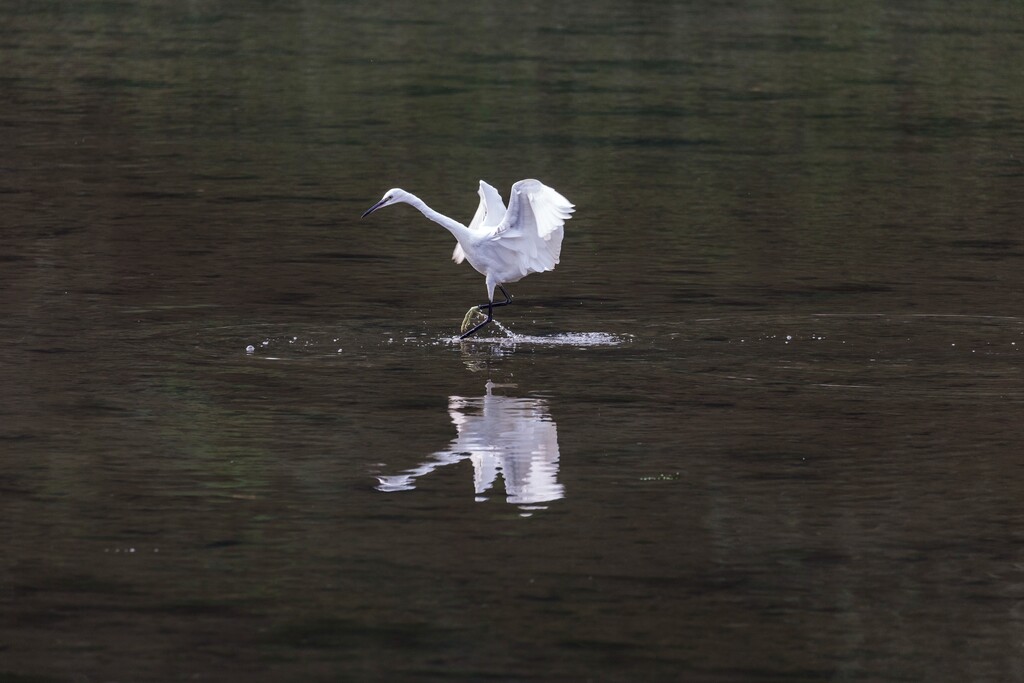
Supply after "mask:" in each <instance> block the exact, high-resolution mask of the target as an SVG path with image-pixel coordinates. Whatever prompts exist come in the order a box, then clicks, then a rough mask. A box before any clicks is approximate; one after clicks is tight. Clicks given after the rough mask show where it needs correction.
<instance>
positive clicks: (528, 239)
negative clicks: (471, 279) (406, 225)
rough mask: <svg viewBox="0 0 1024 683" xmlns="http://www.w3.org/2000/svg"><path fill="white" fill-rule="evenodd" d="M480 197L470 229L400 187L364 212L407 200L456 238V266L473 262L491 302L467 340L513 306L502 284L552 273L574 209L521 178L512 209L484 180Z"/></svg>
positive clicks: (514, 189) (543, 187) (540, 185)
mask: <svg viewBox="0 0 1024 683" xmlns="http://www.w3.org/2000/svg"><path fill="white" fill-rule="evenodd" d="M479 194H480V206H479V207H477V210H476V213H475V214H474V215H473V220H472V221H470V223H469V225H468V226H466V225H463V224H462V223H459V222H458V221H456V220H453V219H451V218H449V217H448V216H445V215H444V214H441V213H438V212H437V211H434V210H433V209H431V208H430V207H429V206H427V205H426V203H424V202H423V200H422V199H420V198H419V197H417V196H416V195H414V194H410V193H409V192H406V191H405V190H402V189H400V188H394V189H391V190H388V191H387V192H385V193H384V197H383V199H381V200H380V201H379V202H377V203H376V204H374V205H373V206H372V207H370V208H369V209H368V210H367V211H366V213H364V214H363V216H367V215H369V214H371V213H373V212H374V211H376V210H377V209H379V208H382V207H384V206H389V205H391V204H397V203H400V202H403V203H405V204H409V205H411V206H414V207H416V208H417V209H419V211H420V212H422V213H423V215H424V216H426V217H427V218H429V219H430V220H432V221H434V222H435V223H438V224H440V225H442V226H444V227H445V228H447V229H448V231H449V232H451V233H452V235H454V236H455V239H456V240H457V241H458V244H457V245H456V246H455V251H454V252H453V253H452V260H453V261H455V263H462V261H463V260H466V261H469V264H470V265H471V266H473V268H475V269H476V270H477V272H479V273H480V274H481V275H483V276H484V278H485V281H486V284H487V303H486V304H481V305H480V306H478V307H477V308H478V309H483V308H486V309H487V320H485V321H484V322H482V323H480V324H479V325H477V326H475V327H474V328H473V329H471V330H469V331H468V332H466V333H465V334H463V335H462V336H463V337H468V336H469V335H471V334H473V333H474V332H476V331H477V330H478V329H480V328H481V327H483V326H484V325H486V324H487V323H488V322H490V321H491V320H492V309H493V307H494V306H502V305H505V304H507V303H510V302H511V300H512V299H511V297H510V296H509V295H508V292H506V291H505V289H504V288H503V287H502V285H503V284H508V283H510V282H517V281H519V280H521V279H522V278H524V277H526V276H527V275H529V274H530V273H540V272H543V271H546V270H552V269H554V267H555V265H556V264H557V263H558V259H559V255H560V254H561V251H562V237H563V235H564V225H565V221H567V220H568V219H569V218H570V217H571V216H572V213H573V211H574V210H575V208H574V207H573V205H572V204H571V203H570V202H569V200H568V199H566V198H565V197H563V196H562V195H561V194H559V193H558V192H557V191H555V190H554V189H552V188H550V187H548V186H547V185H545V184H544V183H542V182H540V181H539V180H532V179H530V180H520V181H519V182H518V183H516V184H514V185H513V186H512V191H511V193H510V194H509V202H508V208H505V204H504V202H502V200H501V195H500V194H498V191H497V190H496V189H494V188H493V187H491V186H490V185H488V184H487V183H486V182H484V181H483V180H481V181H480V189H479ZM496 287H497V288H498V289H500V290H501V291H502V293H503V294H504V295H505V298H506V300H505V301H504V302H499V303H494V289H495V288H496ZM471 310H472V309H471ZM468 319H469V315H468V314H467V320H468ZM463 322H464V323H465V322H466V321H463Z"/></svg>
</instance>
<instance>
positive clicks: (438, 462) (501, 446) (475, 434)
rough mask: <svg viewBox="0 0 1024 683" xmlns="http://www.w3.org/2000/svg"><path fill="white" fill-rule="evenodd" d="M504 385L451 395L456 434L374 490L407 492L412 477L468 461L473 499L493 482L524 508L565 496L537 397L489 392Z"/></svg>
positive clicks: (554, 437)
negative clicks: (478, 394)
mask: <svg viewBox="0 0 1024 683" xmlns="http://www.w3.org/2000/svg"><path fill="white" fill-rule="evenodd" d="M504 386H514V385H498V384H494V383H493V382H490V381H488V382H487V385H486V387H487V393H485V394H484V395H483V396H481V397H479V398H463V397H461V396H452V397H450V398H449V399H448V414H449V415H451V418H452V423H453V424H454V425H455V429H456V430H457V431H458V434H457V435H456V436H455V438H454V439H452V442H451V443H450V444H449V446H448V448H447V449H445V450H443V451H438V452H437V453H434V454H433V455H432V456H431V457H430V459H429V460H427V461H426V462H424V463H423V464H422V465H419V466H418V467H415V468H412V469H409V470H406V471H405V472H403V473H401V474H397V475H393V476H386V477H377V479H378V480H379V482H380V483H379V484H378V485H377V490H378V491H387V492H390V491H410V490H412V489H414V488H416V480H417V479H419V478H420V477H422V476H424V475H427V474H430V473H431V472H433V471H434V470H436V469H438V468H439V467H443V466H445V465H454V464H455V463H459V462H462V461H463V460H467V459H468V460H470V461H471V462H472V463H473V486H474V488H475V490H476V497H477V498H476V499H477V501H484V500H487V498H486V496H485V494H486V493H487V492H488V491H490V490H491V489H492V487H494V485H495V480H496V479H497V478H498V475H501V478H502V479H503V480H504V482H505V500H506V501H507V502H509V503H512V504H514V505H519V506H521V507H522V508H523V509H524V510H533V509H544V508H545V507H546V506H544V505H541V504H542V503H549V502H551V501H554V500H558V499H559V498H562V497H563V496H564V495H565V489H564V487H563V486H562V485H561V484H560V483H558V429H557V427H556V426H555V422H554V420H552V419H551V415H550V413H549V412H548V408H547V404H546V403H545V402H544V401H542V400H540V399H530V398H512V397H508V396H495V395H494V394H493V393H492V390H493V389H496V388H501V387H504Z"/></svg>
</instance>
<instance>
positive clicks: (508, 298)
mask: <svg viewBox="0 0 1024 683" xmlns="http://www.w3.org/2000/svg"><path fill="white" fill-rule="evenodd" d="M498 289H500V290H501V293H502V294H504V295H505V300H504V301H488V302H487V303H485V304H480V305H479V306H477V308H478V309H479V310H481V311H483V310H484V309H485V308H486V309H487V320H484V321H483V322H481V323H477V324H476V325H474V326H473V327H471V328H470V329H469V330H467V331H466V332H463V333H462V334H460V335H459V339H465V338H466V337H468V336H469V335H471V334H473V333H475V332H476V331H477V330H479V329H480V328H481V327H483V326H484V325H486V324H487V323H489V322H491V321H492V320H494V308H495V306H508V305H509V304H510V303H512V296H511V295H510V294H509V293H508V292H507V291H505V288H504V287H502V286H501V285H498Z"/></svg>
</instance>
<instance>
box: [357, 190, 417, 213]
mask: <svg viewBox="0 0 1024 683" xmlns="http://www.w3.org/2000/svg"><path fill="white" fill-rule="evenodd" d="M407 196H409V193H408V192H406V191H405V190H403V189H401V188H398V187H393V188H391V189H390V190H388V191H387V192H385V193H384V196H383V197H382V198H381V200H380V201H379V202H377V203H376V204H374V205H373V206H371V207H370V208H369V209H367V210H366V211H365V212H364V213H363V215H362V216H360V218H366V217H367V216H369V215H370V214H371V213H373V212H374V211H376V210H377V209H380V208H383V207H385V206H390V205H392V204H397V203H398V202H401V201H405V198H406V197H407Z"/></svg>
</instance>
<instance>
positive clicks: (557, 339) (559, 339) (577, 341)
mask: <svg viewBox="0 0 1024 683" xmlns="http://www.w3.org/2000/svg"><path fill="white" fill-rule="evenodd" d="M492 325H494V326H495V327H496V328H497V329H498V330H499V331H501V332H503V333H504V334H505V336H504V337H494V336H492V337H480V336H474V337H469V338H467V339H459V338H458V337H449V338H445V339H444V340H443V341H447V342H449V343H452V344H458V343H472V344H494V345H497V346H502V347H515V346H573V347H591V346H619V345H621V344H626V343H628V342H629V341H631V340H632V338H633V337H632V335H616V334H611V333H608V332H562V333H559V334H553V335H532V334H518V333H516V332H513V331H512V330H510V329H508V328H507V327H505V326H504V325H502V324H501V323H500V322H498V321H497V320H495V321H493V322H492Z"/></svg>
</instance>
